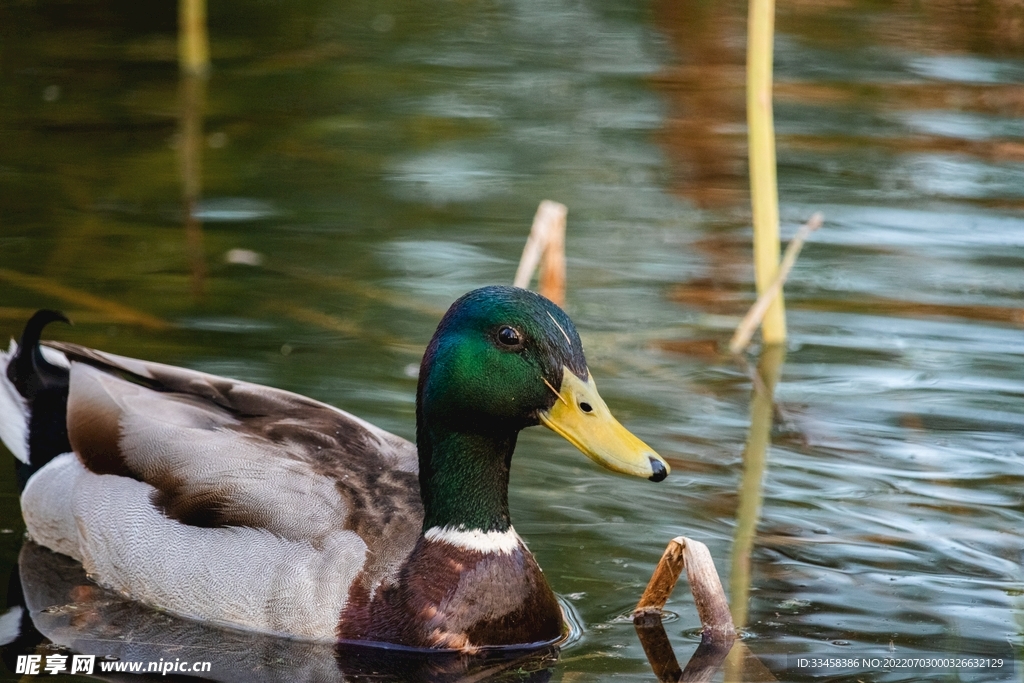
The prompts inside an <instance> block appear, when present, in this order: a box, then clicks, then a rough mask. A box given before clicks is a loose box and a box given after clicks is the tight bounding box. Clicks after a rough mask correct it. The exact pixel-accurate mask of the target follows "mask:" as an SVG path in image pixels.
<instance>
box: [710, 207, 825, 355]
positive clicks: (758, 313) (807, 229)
mask: <svg viewBox="0 0 1024 683" xmlns="http://www.w3.org/2000/svg"><path fill="white" fill-rule="evenodd" d="M822 221H824V216H822V214H821V212H820V211H819V212H817V213H815V214H814V215H813V216H811V217H810V219H808V221H807V222H806V223H804V224H803V226H802V227H801V228H800V230H799V231H798V232H797V233H796V235H795V236H794V237H793V239H791V240H790V241H789V244H788V245H787V246H786V253H785V255H784V256H783V257H782V263H781V264H780V265H779V272H778V273H777V274H776V276H775V279H774V280H772V283H771V284H770V285H768V288H767V289H765V290H764V292H763V293H762V294H761V296H759V297H757V301H755V302H754V305H753V306H751V307H750V310H749V311H747V314H746V315H745V316H743V320H742V321H740V324H739V327H737V328H736V333H735V334H733V336H732V340H731V341H730V342H729V351H731V352H732V353H740V352H742V351H743V350H744V349H745V348H747V346H748V345H749V344H750V338H751V337H753V336H754V331H755V330H757V326H758V325H760V324H761V320H762V319H764V316H765V313H767V312H768V309H769V307H770V306H771V305H772V302H773V301H774V300H775V297H777V296H778V295H779V292H781V291H782V285H783V284H785V282H786V278H787V277H789V271H790V270H792V269H793V264H794V263H796V257H797V256H798V255H799V254H800V249H801V248H802V247H803V246H804V241H805V240H806V239H807V237H808V235H810V234H811V233H812V232H814V231H815V230H817V229H818V228H820V227H821V224H822ZM765 341H768V340H767V338H766V339H765ZM769 343H770V342H769Z"/></svg>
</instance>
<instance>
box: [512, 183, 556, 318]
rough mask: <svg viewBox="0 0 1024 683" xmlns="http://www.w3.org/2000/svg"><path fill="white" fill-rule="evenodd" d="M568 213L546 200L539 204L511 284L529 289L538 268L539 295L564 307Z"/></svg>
mask: <svg viewBox="0 0 1024 683" xmlns="http://www.w3.org/2000/svg"><path fill="white" fill-rule="evenodd" d="M568 213H569V210H568V209H567V208H566V206H565V204H559V203H558V202H553V201H551V200H549V199H545V200H544V201H542V202H541V203H540V206H538V207H537V213H536V214H535V215H534V217H533V226H532V227H531V228H530V236H529V237H528V238H527V240H526V246H525V247H523V255H522V256H521V257H520V259H519V267H518V268H517V269H516V277H515V280H514V281H513V284H514V285H515V286H516V287H523V288H524V289H525V288H526V287H529V286H530V280H531V279H532V278H533V273H534V271H536V270H537V266H538V265H539V266H540V277H539V278H538V291H539V292H540V294H541V296H544V297H547V298H548V299H550V300H551V301H553V302H555V303H556V304H558V305H559V306H564V305H565V219H566V216H567V215H568ZM542 258H543V261H542Z"/></svg>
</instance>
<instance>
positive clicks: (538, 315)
mask: <svg viewBox="0 0 1024 683" xmlns="http://www.w3.org/2000/svg"><path fill="white" fill-rule="evenodd" d="M417 424H418V427H417V440H418V442H419V446H420V451H421V464H420V466H421V480H422V478H423V477H424V475H426V476H428V477H429V476H431V475H432V473H433V472H434V470H436V469H437V468H438V463H432V462H430V461H429V459H430V458H429V456H430V453H429V452H428V453H426V454H425V453H424V450H425V446H426V447H428V448H427V449H428V450H429V449H430V447H431V446H432V447H433V449H434V450H436V449H437V447H438V445H439V442H445V441H446V440H449V439H451V438H453V437H452V435H454V434H459V435H467V436H466V438H463V439H462V441H460V443H469V442H473V440H474V437H473V435H477V436H479V437H480V438H481V439H482V441H486V439H487V438H488V437H502V438H505V439H506V441H508V439H509V438H510V442H509V443H508V447H507V453H502V455H503V456H504V458H503V459H507V458H509V457H511V454H512V453H511V449H512V447H514V445H515V436H516V434H517V433H518V432H519V430H520V429H522V428H524V427H528V426H531V425H536V424H543V425H545V426H546V427H548V428H550V429H551V430H552V431H554V432H556V433H558V434H560V435H562V436H563V437H565V439H567V440H568V441H569V442H570V443H572V444H573V445H574V446H576V447H577V448H579V449H580V450H581V451H583V453H585V454H586V455H587V456H589V457H590V458H591V459H593V460H594V461H596V462H598V463H600V464H601V465H604V466H605V467H607V468H608V469H611V470H614V471H616V472H622V473H624V474H632V475H635V476H640V477H645V478H648V479H651V480H653V481H661V480H662V479H664V478H665V477H666V476H667V475H668V473H669V466H668V464H667V463H666V462H665V461H664V459H662V457H661V456H659V455H658V454H657V453H655V452H654V450H653V449H652V448H651V447H650V446H648V445H647V444H645V443H644V442H643V441H641V440H640V439H638V438H637V437H635V436H634V435H633V434H632V433H630V432H629V431H628V430H627V429H626V428H625V427H623V426H622V425H621V424H619V422H618V421H617V420H616V419H615V418H614V417H612V414H611V412H610V411H609V410H608V407H607V406H606V405H605V403H604V401H603V400H602V399H601V396H600V395H599V394H598V393H597V387H596V386H595V383H594V380H593V378H592V377H591V376H590V371H589V370H588V369H587V362H586V359H585V358H584V356H583V345H582V343H581V342H580V337H579V334H578V333H577V332H576V327H575V326H574V325H573V324H572V321H571V320H569V316H567V315H566V314H565V312H564V311H562V309H560V308H559V307H558V306H556V305H555V304H553V303H552V302H551V301H549V300H547V299H545V298H544V297H542V296H540V295H538V294H535V293H533V292H530V291H528V290H525V289H519V288H516V287H499V286H493V287H484V288H482V289H477V290H474V291H472V292H469V293H468V294H466V295H465V296H463V297H462V298H460V299H459V300H458V301H456V302H455V303H454V304H452V306H451V308H450V309H449V310H448V312H447V313H446V314H445V316H444V318H443V319H442V320H441V322H440V324H439V325H438V327H437V331H436V332H435V333H434V338H433V339H432V340H431V342H430V344H429V345H428V347H427V350H426V353H425V354H424V357H423V364H422V366H421V368H420V380H419V388H418V392H417ZM482 441H481V443H482ZM466 448H467V447H466V446H463V448H462V450H464V451H465V450H466ZM475 448H476V449H477V450H479V451H481V452H480V456H481V457H484V455H485V453H484V452H483V451H485V450H486V449H485V448H483V447H482V446H476V447H475ZM470 450H472V448H471V449H470ZM424 455H426V456H427V460H428V461H427V462H424ZM507 465H508V463H507V462H505V466H506V468H507ZM424 470H426V471H424ZM426 488H429V487H427V486H424V489H425V490H426Z"/></svg>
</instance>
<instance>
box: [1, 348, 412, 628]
mask: <svg viewBox="0 0 1024 683" xmlns="http://www.w3.org/2000/svg"><path fill="white" fill-rule="evenodd" d="M52 347H53V349H55V350H56V351H57V352H59V354H60V358H55V359H54V360H56V361H57V362H58V363H59V362H61V361H62V360H63V361H65V362H66V364H67V365H68V373H69V374H68V389H67V419H66V424H67V437H68V441H69V442H70V445H71V447H72V450H73V452H72V453H67V454H63V455H58V456H57V457H55V458H53V459H52V460H51V461H50V462H49V463H47V464H46V465H45V466H44V467H43V468H42V469H40V470H39V471H38V472H36V473H35V474H33V475H32V477H31V478H30V479H29V481H28V484H27V486H26V488H25V491H24V493H23V495H22V510H23V513H24V516H25V521H26V525H27V526H28V530H29V534H30V535H31V537H32V538H33V540H35V541H37V542H38V543H40V544H42V545H45V546H47V547H49V548H51V549H53V550H55V551H58V552H61V553H64V554H67V555H70V556H71V557H74V558H75V559H78V560H80V561H81V562H82V563H83V565H84V566H85V569H86V571H87V572H89V573H90V575H91V576H93V577H94V578H95V579H96V580H97V581H98V582H99V583H101V584H104V585H106V586H108V587H110V588H113V589H115V590H118V591H121V592H123V593H125V594H128V595H130V596H131V597H132V598H134V599H136V600H140V601H142V602H146V603H149V604H151V605H155V606H158V607H161V608H163V609H167V610H171V611H173V612H176V613H179V614H182V615H185V616H189V617H194V618H200V619H204V620H208V621H216V622H221V623H225V624H231V625H234V626H241V627H245V628H252V629H257V630H261V631H270V632H278V633H285V634H289V635H293V636H299V637H308V638H325V639H329V638H333V637H335V635H336V632H337V627H338V622H339V618H340V615H341V613H342V612H343V611H344V608H345V605H346V603H347V601H348V597H349V595H350V592H351V591H352V589H353V585H354V584H356V582H358V584H357V587H359V588H362V589H363V590H368V591H369V592H370V593H371V594H373V593H375V592H376V591H377V590H379V589H381V588H382V587H383V588H386V587H388V586H389V585H391V584H392V583H393V582H394V581H395V579H396V578H397V576H398V571H399V569H400V567H401V565H402V563H403V562H404V561H405V559H406V558H407V557H408V555H409V553H410V552H411V551H412V549H413V547H414V546H415V544H416V541H417V538H418V537H419V534H420V530H421V525H422V515H423V513H422V506H421V503H420V499H419V484H418V475H417V458H416V450H415V447H414V446H413V445H412V444H411V443H409V442H408V441H405V440H404V439H401V438H399V437H396V436H394V435H392V434H389V433H387V432H385V431H383V430H381V429H378V428H377V427H374V426H373V425H370V424H369V423H367V422H365V421H363V420H360V419H358V418H356V417H354V416H352V415H349V414H348V413H345V412H343V411H340V410H337V409H335V408H332V407H330V406H328V405H325V404H322V403H318V402H316V401H313V400H311V399H308V398H304V397H302V396H298V395H296V394H292V393H289V392H286V391H281V390H277V389H272V388H269V387H264V386H260V385H255V384H250V383H247V382H240V381H236V380H230V379H224V378H221V377H215V376H213V375H208V374H204V373H200V372H195V371H190V370H184V369H181V368H175V367H171V366H166V365H161V364H158V363H149V362H144V361H138V360H134V359H129V358H123V357H119V356H114V355H111V354H106V353H102V352H98V351H94V350H91V349H87V348H84V347H80V346H77V345H71V344H53V345H52ZM52 355H53V354H51V357H52ZM9 362H10V356H9V355H8V356H5V355H4V354H0V365H2V366H4V367H3V369H6V365H7V364H8V363H9ZM13 388H14V387H13V386H11V385H9V384H8V385H7V386H6V387H5V389H6V390H8V393H9V392H10V390H12V389H13ZM27 407H28V408H30V409H31V402H29V405H28V406H27ZM4 419H6V420H9V419H11V417H10V416H2V417H0V420H4ZM22 419H25V418H22ZM29 431H30V429H29V428H27V427H26V428H24V429H23V432H24V435H25V438H26V440H28V437H29V436H30V434H29ZM3 433H4V434H11V433H14V434H16V435H17V433H18V430H17V429H12V428H7V429H6V432H3ZM7 438H8V436H6V435H5V439H7ZM18 445H19V444H15V445H14V447H12V450H13V451H15V453H16V454H18ZM22 450H23V451H25V453H26V455H27V456H28V457H29V458H31V457H32V453H31V452H29V451H30V448H29V447H28V446H26V447H25V448H24V449H22ZM357 592H360V593H361V592H363V591H362V590H360V591H357Z"/></svg>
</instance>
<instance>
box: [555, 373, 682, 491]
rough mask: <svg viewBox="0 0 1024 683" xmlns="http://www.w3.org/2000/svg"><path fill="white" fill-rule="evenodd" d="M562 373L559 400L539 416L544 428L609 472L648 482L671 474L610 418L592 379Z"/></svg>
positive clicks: (651, 453)
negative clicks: (561, 437)
mask: <svg viewBox="0 0 1024 683" xmlns="http://www.w3.org/2000/svg"><path fill="white" fill-rule="evenodd" d="M562 373H563V374H562V387H561V390H560V391H557V392H556V393H557V394H558V400H556V401H555V405H553V406H551V408H550V409H549V410H546V411H541V413H540V421H541V423H542V424H543V425H544V426H545V427H547V428H548V429H550V430H551V431H553V432H555V433H556V434H560V435H562V436H563V437H564V438H565V440H566V441H568V442H569V443H571V444H572V445H573V446H576V448H578V449H580V450H581V451H583V453H584V454H585V455H586V456H587V457H588V458H590V459H591V460H593V461H594V462H596V463H598V464H600V465H604V466H605V467H607V468H608V469H610V470H612V471H615V472H621V473H623V474H632V475H633V476H636V477H646V478H647V479H650V480H651V481H661V480H662V479H664V478H665V477H667V476H668V473H669V472H670V471H671V468H670V467H669V466H668V463H667V462H665V460H664V459H663V458H662V457H661V456H660V455H658V454H657V453H655V452H654V449H653V448H651V447H650V446H648V445H647V444H645V443H644V442H643V441H641V440H640V439H638V438H637V437H635V436H633V434H632V432H630V431H629V430H628V429H626V428H625V427H623V426H622V425H621V424H620V423H619V421H618V420H616V419H615V418H614V417H612V413H611V411H610V410H608V406H607V405H605V402H604V400H603V399H602V398H601V395H600V394H598V393H597V385H595V384H594V378H593V377H591V376H589V375H588V376H587V381H585V382H584V381H583V380H581V379H580V378H579V377H577V376H576V375H575V374H573V372H572V371H571V370H570V369H569V368H564V369H563V371H562ZM552 391H554V388H552Z"/></svg>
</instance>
